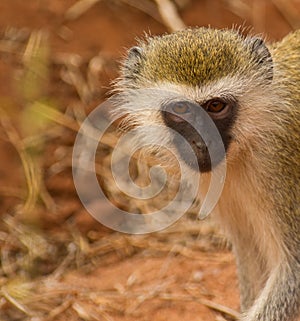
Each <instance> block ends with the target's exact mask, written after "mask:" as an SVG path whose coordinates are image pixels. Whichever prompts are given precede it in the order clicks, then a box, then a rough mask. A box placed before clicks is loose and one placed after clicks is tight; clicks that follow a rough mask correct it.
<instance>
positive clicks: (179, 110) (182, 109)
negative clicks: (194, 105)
mask: <svg viewBox="0 0 300 321" xmlns="http://www.w3.org/2000/svg"><path fill="white" fill-rule="evenodd" d="M171 109H172V111H173V112H174V113H175V114H178V115H183V114H186V113H188V112H190V107H189V106H188V104H186V103H184V102H177V103H175V104H174V105H173V106H172V108H171Z"/></svg>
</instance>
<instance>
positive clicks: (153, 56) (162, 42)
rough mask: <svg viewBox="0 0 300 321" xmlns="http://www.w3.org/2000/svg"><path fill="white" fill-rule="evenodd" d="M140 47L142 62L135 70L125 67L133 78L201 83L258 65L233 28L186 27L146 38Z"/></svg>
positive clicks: (244, 71) (247, 46)
mask: <svg viewBox="0 0 300 321" xmlns="http://www.w3.org/2000/svg"><path fill="white" fill-rule="evenodd" d="M140 46H141V48H142V49H143V54H142V57H141V61H139V63H138V65H137V66H136V70H133V69H132V68H130V70H128V71H129V73H130V72H134V73H135V75H136V76H137V77H136V81H139V80H141V81H143V80H147V81H151V82H159V81H170V82H172V83H177V84H186V85H193V86H200V85H203V84H206V83H209V82H211V81H215V80H216V79H220V78H222V77H225V76H228V75H235V74H237V73H238V74H244V75H246V76H247V72H249V71H251V72H252V71H253V69H257V68H258V66H257V62H255V61H254V59H253V56H252V53H251V48H250V47H249V45H248V44H247V42H245V38H244V37H243V36H242V35H240V34H239V33H238V32H237V31H234V32H233V31H232V30H227V31H226V30H225V31H224V30H222V31H220V30H215V29H208V28H199V29H187V30H184V31H179V32H176V33H173V34H170V35H165V36H162V37H153V38H147V39H146V41H145V42H141V43H140ZM208 59H209V61H210V63H209V65H208V64H207V63H206V61H207V60H208ZM132 76H133V75H132ZM133 78H134V76H133Z"/></svg>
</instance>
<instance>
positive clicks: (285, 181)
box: [117, 28, 300, 321]
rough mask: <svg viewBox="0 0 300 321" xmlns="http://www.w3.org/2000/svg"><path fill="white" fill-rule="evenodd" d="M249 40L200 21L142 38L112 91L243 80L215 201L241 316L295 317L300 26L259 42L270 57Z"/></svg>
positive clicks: (299, 244)
mask: <svg viewBox="0 0 300 321" xmlns="http://www.w3.org/2000/svg"><path fill="white" fill-rule="evenodd" d="M255 39H257V38H253V37H244V36H242V35H240V34H239V33H238V31H235V30H214V29H209V28H198V29H187V30H183V31H179V32H176V33H173V34H170V35H165V36H161V37H153V38H151V37H150V38H147V39H146V40H145V41H143V42H140V43H139V47H140V48H141V49H137V50H135V51H132V52H131V53H130V52H129V57H128V58H127V59H126V60H125V62H124V65H123V69H122V77H121V78H120V79H119V82H118V83H117V90H118V91H119V92H130V89H140V88H151V87H154V88H157V87H159V86H161V87H162V88H168V85H173V84H174V85H176V87H175V88H177V89H178V88H179V92H180V90H182V91H181V93H182V92H183V93H186V92H187V91H186V88H187V87H188V88H189V89H190V90H191V91H194V92H197V90H198V91H201V89H203V88H205V87H210V86H211V87H213V86H214V85H215V84H216V83H218V81H220V82H221V83H222V86H223V87H222V90H224V88H225V89H226V83H227V85H228V84H229V83H230V82H231V83H230V85H231V88H232V83H234V86H233V87H234V89H236V87H240V88H242V93H241V92H240V91H239V92H238V90H237V92H238V94H237V97H236V98H237V101H238V103H239V104H240V106H239V107H240V108H239V110H238V111H237V121H236V124H235V125H234V126H233V128H232V137H233V142H232V146H231V150H230V149H229V151H228V154H227V178H226V184H225V188H224V190H223V194H222V196H221V198H220V200H219V207H220V211H221V215H220V217H221V222H222V224H223V225H224V226H225V228H226V229H227V230H228V231H229V232H231V239H232V241H233V243H234V248H235V250H236V253H237V256H238V263H239V278H240V281H241V292H242V302H241V303H242V304H241V305H242V309H243V311H244V312H245V317H243V319H242V320H244V321H295V318H296V317H298V318H299V317H300V30H299V31H296V32H294V33H291V34H290V35H288V36H287V37H285V38H284V39H283V40H282V41H281V42H278V43H274V44H270V45H267V48H268V50H269V51H270V54H271V59H270V56H269V52H268V50H267V48H266V47H265V46H264V45H261V43H260V42H259V41H258V42H256V40H255ZM271 75H272V76H273V77H271ZM240 85H241V86H240ZM164 86H165V87H164ZM189 92H190V91H189ZM133 97H134V96H133ZM148 99H151V97H148ZM135 101H136V98H135V97H134V98H133V104H134V103H135ZM128 112H129V114H130V116H129V119H130V118H132V119H135V121H136V123H138V122H139V121H140V122H143V121H144V123H146V124H149V123H151V121H149V116H143V115H139V116H138V117H136V118H135V116H136V115H135V114H136V113H135V111H134V109H130V110H129V111H128ZM143 117H144V118H143ZM150 139H151V138H149V140H150ZM226 186H227V187H226ZM249 247H250V249H249ZM266 280H267V281H266ZM297 320H299V321H300V319H297Z"/></svg>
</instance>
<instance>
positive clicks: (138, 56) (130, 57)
mask: <svg viewBox="0 0 300 321" xmlns="http://www.w3.org/2000/svg"><path fill="white" fill-rule="evenodd" d="M142 57H143V49H142V48H141V47H137V46H135V47H132V48H130V49H129V50H128V52H127V57H126V59H125V61H124V73H125V75H124V76H125V77H126V78H130V79H132V78H134V76H135V75H136V74H137V73H138V70H139V66H140V64H141V61H142Z"/></svg>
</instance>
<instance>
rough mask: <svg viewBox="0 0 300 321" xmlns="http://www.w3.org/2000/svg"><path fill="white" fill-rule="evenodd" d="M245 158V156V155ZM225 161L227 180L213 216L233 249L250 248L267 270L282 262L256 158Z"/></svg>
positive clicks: (279, 242) (278, 237) (280, 246)
mask: <svg viewBox="0 0 300 321" xmlns="http://www.w3.org/2000/svg"><path fill="white" fill-rule="evenodd" d="M244 156H245V155H244ZM245 159H251V158H249V157H242V158H241V159H240V160H238V161H237V162H234V163H230V162H228V165H227V173H226V181H225V185H224V189H223V192H222V195H221V197H220V200H219V202H218V208H217V210H216V217H217V219H218V221H219V222H220V225H221V227H222V228H224V230H225V232H226V233H227V234H228V236H229V238H230V240H231V241H232V243H233V246H234V247H244V248H245V249H247V248H249V247H252V248H255V249H256V250H257V255H258V256H259V257H261V258H263V260H264V263H263V264H264V265H265V268H266V269H267V270H269V271H270V270H271V268H272V267H274V264H277V263H278V262H279V261H280V260H281V259H282V255H283V253H282V248H283V247H282V244H281V240H280V233H279V229H278V228H277V224H276V222H275V221H274V219H273V216H274V215H273V214H274V213H273V212H272V204H271V200H270V198H269V197H268V194H267V192H266V190H265V188H264V186H265V184H264V182H263V180H264V177H263V176H262V175H261V173H260V172H259V171H258V170H257V169H258V168H259V167H260V166H259V164H255V158H253V157H252V160H251V161H250V162H245V161H244V160H245Z"/></svg>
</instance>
